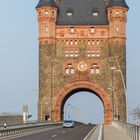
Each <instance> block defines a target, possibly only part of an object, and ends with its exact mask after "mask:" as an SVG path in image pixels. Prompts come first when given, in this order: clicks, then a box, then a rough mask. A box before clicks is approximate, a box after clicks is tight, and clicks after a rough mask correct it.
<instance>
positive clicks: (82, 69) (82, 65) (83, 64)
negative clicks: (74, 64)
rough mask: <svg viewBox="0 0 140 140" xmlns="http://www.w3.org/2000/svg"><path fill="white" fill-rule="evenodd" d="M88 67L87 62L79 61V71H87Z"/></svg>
mask: <svg viewBox="0 0 140 140" xmlns="http://www.w3.org/2000/svg"><path fill="white" fill-rule="evenodd" d="M86 69H87V64H86V63H85V62H79V64H78V70H79V71H86Z"/></svg>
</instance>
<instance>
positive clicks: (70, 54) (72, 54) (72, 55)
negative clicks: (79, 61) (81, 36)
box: [65, 49, 79, 57]
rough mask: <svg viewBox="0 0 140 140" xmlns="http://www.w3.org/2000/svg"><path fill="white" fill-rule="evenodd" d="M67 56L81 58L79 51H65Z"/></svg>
mask: <svg viewBox="0 0 140 140" xmlns="http://www.w3.org/2000/svg"><path fill="white" fill-rule="evenodd" d="M65 56H66V57H78V56H79V51H78V50H75V49H74V50H66V51H65Z"/></svg>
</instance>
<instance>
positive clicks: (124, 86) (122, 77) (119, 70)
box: [115, 58, 128, 121]
mask: <svg viewBox="0 0 140 140" xmlns="http://www.w3.org/2000/svg"><path fill="white" fill-rule="evenodd" d="M115 61H116V63H117V66H118V68H119V69H118V70H116V71H117V72H120V75H121V79H122V83H123V89H124V92H125V99H126V121H128V106H127V95H126V94H127V89H126V85H125V80H124V76H123V73H122V70H121V67H120V64H119V62H118V59H117V58H115Z"/></svg>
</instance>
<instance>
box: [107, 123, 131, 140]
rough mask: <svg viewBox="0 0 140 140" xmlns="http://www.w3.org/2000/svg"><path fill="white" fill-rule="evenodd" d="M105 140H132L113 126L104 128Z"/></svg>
mask: <svg viewBox="0 0 140 140" xmlns="http://www.w3.org/2000/svg"><path fill="white" fill-rule="evenodd" d="M104 140H131V139H129V138H128V137H126V136H125V134H123V133H122V132H121V131H120V130H119V129H117V128H115V127H114V126H111V125H105V126H104Z"/></svg>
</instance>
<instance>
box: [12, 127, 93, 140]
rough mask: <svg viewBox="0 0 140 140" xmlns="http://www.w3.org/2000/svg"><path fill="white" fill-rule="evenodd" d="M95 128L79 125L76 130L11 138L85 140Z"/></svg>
mask: <svg viewBox="0 0 140 140" xmlns="http://www.w3.org/2000/svg"><path fill="white" fill-rule="evenodd" d="M93 127H94V126H93V125H78V126H75V127H74V128H57V129H54V130H47V131H44V132H40V133H36V134H32V135H28V136H22V137H19V138H13V139H12V137H11V140H83V139H84V138H85V137H86V136H87V135H88V133H89V132H90V131H91V130H92V129H93Z"/></svg>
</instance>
